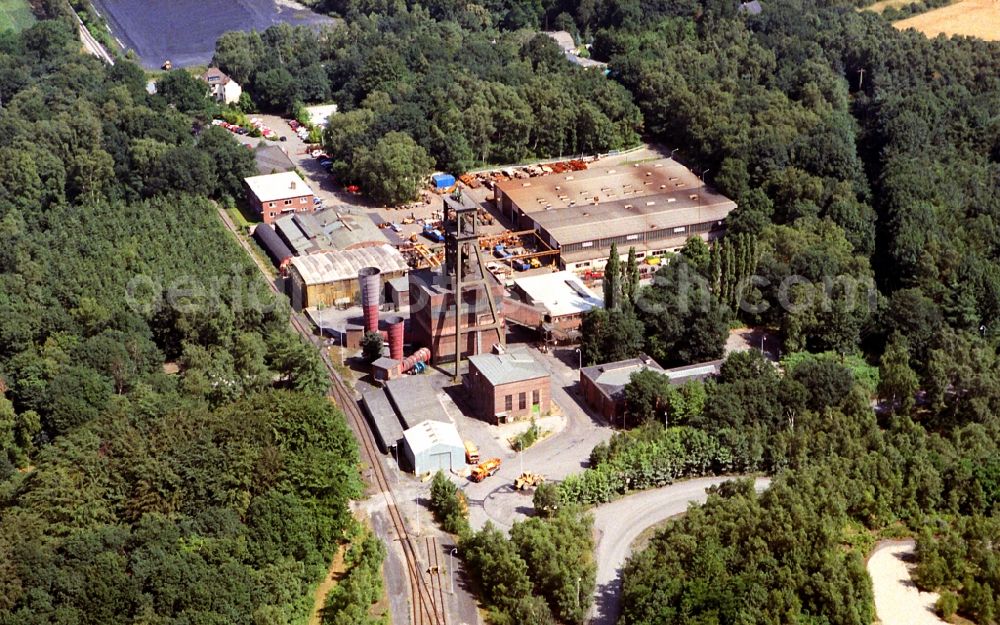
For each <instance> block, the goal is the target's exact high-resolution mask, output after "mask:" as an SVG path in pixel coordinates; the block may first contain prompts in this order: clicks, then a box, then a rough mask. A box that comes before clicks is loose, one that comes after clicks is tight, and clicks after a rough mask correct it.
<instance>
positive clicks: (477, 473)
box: [469, 458, 500, 482]
mask: <svg viewBox="0 0 1000 625" xmlns="http://www.w3.org/2000/svg"><path fill="white" fill-rule="evenodd" d="M499 470H500V458H490V459H489V460H487V461H486V462H480V463H479V464H477V465H476V466H475V467H473V468H472V474H471V475H470V476H469V477H471V478H472V481H473V482H482V481H483V480H485V479H486V478H488V477H489V476H491V475H493V474H494V473H496V472H497V471H499Z"/></svg>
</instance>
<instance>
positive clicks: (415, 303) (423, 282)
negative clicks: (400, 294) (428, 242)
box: [409, 271, 506, 364]
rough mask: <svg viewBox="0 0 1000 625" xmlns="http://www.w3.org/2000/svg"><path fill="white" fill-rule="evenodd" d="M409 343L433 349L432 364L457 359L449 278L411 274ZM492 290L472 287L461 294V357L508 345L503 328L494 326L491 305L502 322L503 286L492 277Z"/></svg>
mask: <svg viewBox="0 0 1000 625" xmlns="http://www.w3.org/2000/svg"><path fill="white" fill-rule="evenodd" d="M409 277H410V295H409V299H410V333H409V337H410V340H411V341H412V342H413V343H414V344H415V345H420V346H423V347H426V348H428V349H430V350H431V363H432V364H439V363H442V362H454V360H455V291H454V290H453V289H452V288H450V281H449V280H450V279H449V278H448V277H447V276H442V275H441V274H440V273H435V272H430V271H413V272H410V276H409ZM488 284H489V285H490V288H489V289H487V288H485V287H483V286H480V287H478V288H470V289H468V290H465V291H464V292H463V293H462V316H461V317H460V319H459V320H460V322H461V326H462V357H463V358H466V357H468V356H471V355H473V354H484V353H489V352H491V351H492V350H493V348H494V347H495V346H497V345H499V346H500V347H501V348H502V347H503V346H504V345H505V343H506V337H505V335H504V329H503V327H502V323H501V327H500V328H499V330H498V328H497V327H496V326H495V324H494V323H493V315H492V314H491V313H490V303H489V301H488V299H487V298H492V299H493V309H494V310H495V311H496V314H497V317H498V318H499V319H501V321H502V319H503V311H502V304H501V302H502V300H503V285H502V284H500V283H499V282H498V281H497V280H496V279H495V278H493V277H492V275H491V276H490V277H489V280H488Z"/></svg>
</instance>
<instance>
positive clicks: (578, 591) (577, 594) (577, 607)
mask: <svg viewBox="0 0 1000 625" xmlns="http://www.w3.org/2000/svg"><path fill="white" fill-rule="evenodd" d="M580 579H581V578H579V577H577V578H576V609H577V610H579V609H580Z"/></svg>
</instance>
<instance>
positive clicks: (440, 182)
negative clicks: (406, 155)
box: [431, 174, 455, 189]
mask: <svg viewBox="0 0 1000 625" xmlns="http://www.w3.org/2000/svg"><path fill="white" fill-rule="evenodd" d="M431 180H433V181H434V187H435V188H436V189H447V188H449V187H453V186H455V176H452V175H451V174H434V175H433V176H431Z"/></svg>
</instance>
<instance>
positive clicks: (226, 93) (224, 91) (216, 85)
mask: <svg viewBox="0 0 1000 625" xmlns="http://www.w3.org/2000/svg"><path fill="white" fill-rule="evenodd" d="M201 79H202V80H204V81H205V82H206V83H208V90H209V95H211V96H212V98H214V99H215V101H216V102H223V103H225V104H235V103H237V102H239V101H240V96H241V95H243V87H240V83H238V82H236V81H235V80H233V79H232V78H230V77H229V76H227V75H226V74H224V73H223V72H222V70H221V69H219V68H218V67H209V68H208V71H207V72H205V74H204V75H203V76H202V77H201Z"/></svg>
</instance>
